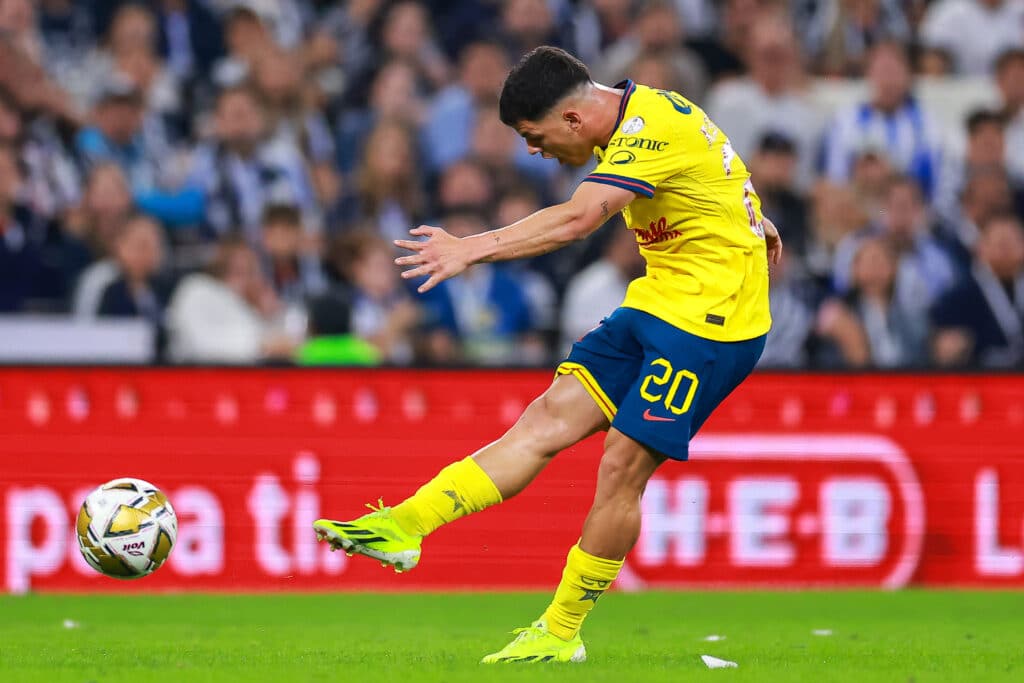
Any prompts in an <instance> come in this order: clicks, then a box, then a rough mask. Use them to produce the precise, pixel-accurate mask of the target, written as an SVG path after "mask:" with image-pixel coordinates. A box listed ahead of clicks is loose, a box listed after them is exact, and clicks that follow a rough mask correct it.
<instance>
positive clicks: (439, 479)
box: [391, 457, 501, 536]
mask: <svg viewBox="0 0 1024 683" xmlns="http://www.w3.org/2000/svg"><path fill="white" fill-rule="evenodd" d="M500 502H501V492H500V491H498V487H497V486H495V485H494V482H493V481H491V478H490V477H489V476H487V473H486V472H484V471H483V469H481V467H480V465H478V464H476V460H473V458H472V457H468V458H465V459H463V460H460V461H458V462H454V463H452V464H451V465H448V467H445V468H444V469H443V470H441V471H440V472H438V473H437V476H436V477H434V478H433V479H431V480H430V481H428V482H427V483H426V484H424V485H423V486H421V487H420V488H419V490H418V491H417V492H416V493H414V494H413V495H412V496H411V497H409V498H406V499H405V500H404V501H402V502H401V503H399V504H398V505H396V506H395V507H394V508H392V509H391V515H392V517H394V519H395V521H396V522H398V525H399V526H400V527H402V528H403V529H405V531H406V532H408V533H410V534H419V535H420V536H426V535H427V534H429V533H431V532H432V531H434V530H435V529H437V528H438V527H440V526H441V525H443V524H448V523H449V522H454V521H455V520H457V519H458V518H460V517H465V516H466V515H469V514H472V513H474V512H480V511H481V510H483V509H484V508H487V507H490V506H491V505H496V504H498V503H500Z"/></svg>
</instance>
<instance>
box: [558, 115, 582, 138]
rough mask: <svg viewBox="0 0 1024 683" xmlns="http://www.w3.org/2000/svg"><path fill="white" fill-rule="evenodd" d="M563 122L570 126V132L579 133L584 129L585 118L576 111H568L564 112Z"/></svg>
mask: <svg viewBox="0 0 1024 683" xmlns="http://www.w3.org/2000/svg"><path fill="white" fill-rule="evenodd" d="M562 120H563V121H565V123H566V124H567V125H568V126H569V130H571V131H573V132H574V133H576V132H579V130H580V128H582V127H583V118H582V117H581V116H580V113H579V112H578V111H576V110H575V109H566V110H565V111H564V112H562Z"/></svg>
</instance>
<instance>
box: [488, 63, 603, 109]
mask: <svg viewBox="0 0 1024 683" xmlns="http://www.w3.org/2000/svg"><path fill="white" fill-rule="evenodd" d="M591 82H592V81H591V78H590V71H589V70H588V69H587V66H586V64H584V63H583V62H581V61H580V60H578V59H576V58H575V57H573V56H572V55H571V54H569V53H568V52H566V51H565V50H562V49H560V48H557V47H551V46H550V45H542V46H540V47H538V48H534V49H533V50H530V51H529V52H527V53H526V55H524V56H523V58H522V59H521V60H519V63H518V64H516V65H515V66H514V67H512V70H511V71H509V72H508V77H507V78H506V79H505V85H504V86H502V88H501V98H500V100H499V101H498V111H499V114H500V116H501V122H502V123H504V124H505V125H506V126H514V125H515V124H517V123H519V122H520V121H539V120H540V119H542V118H544V115H545V114H547V113H548V112H549V111H551V108H552V107H554V106H555V104H557V103H558V101H559V100H561V99H562V98H563V97H565V96H566V95H568V94H569V93H570V92H572V91H573V90H575V89H576V88H578V87H579V86H581V85H583V84H585V83H591Z"/></svg>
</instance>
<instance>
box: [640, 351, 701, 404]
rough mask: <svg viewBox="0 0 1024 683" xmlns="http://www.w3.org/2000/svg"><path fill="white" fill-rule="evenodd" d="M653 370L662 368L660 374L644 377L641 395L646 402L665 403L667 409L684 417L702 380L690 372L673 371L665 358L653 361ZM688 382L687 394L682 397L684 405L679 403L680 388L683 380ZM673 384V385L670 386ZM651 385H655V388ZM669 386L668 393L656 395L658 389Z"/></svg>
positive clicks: (655, 373) (654, 373)
mask: <svg viewBox="0 0 1024 683" xmlns="http://www.w3.org/2000/svg"><path fill="white" fill-rule="evenodd" d="M651 367H652V368H661V371H660V373H659V372H653V373H651V374H649V375H647V376H646V377H644V381H643V383H642V384H641V385H640V395H641V396H642V397H643V399H644V400H645V401H649V402H650V403H659V402H662V401H663V402H664V404H665V407H666V408H668V409H669V410H670V411H671V412H672V413H674V414H675V415H682V414H683V413H685V412H686V411H687V410H689V409H690V404H691V403H693V396H694V394H696V393H697V385H698V384H699V383H700V380H699V379H697V375H695V374H693V373H692V372H690V371H689V370H676V371H673V369H672V363H670V362H669V361H668V360H666V359H664V358H658V359H656V360H654V361H651ZM684 379H685V380H687V382H688V384H687V386H686V394H685V395H684V396H683V397H682V403H681V404H680V403H679V402H678V398H679V394H680V387H681V385H682V384H683V380H684ZM669 382H671V384H669ZM651 385H654V386H653V387H652V386H651ZM666 385H668V391H666V392H665V393H655V392H656V391H657V388H658V387H664V386H666Z"/></svg>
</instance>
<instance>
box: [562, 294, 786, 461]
mask: <svg viewBox="0 0 1024 683" xmlns="http://www.w3.org/2000/svg"><path fill="white" fill-rule="evenodd" d="M766 336H767V335H762V336H760V337H757V338H755V339H749V340H747V341H740V342H719V341H712V340H710V339H705V338H703V337H698V336H696V335H693V334H690V333H689V332H684V331H683V330H681V329H679V328H678V327H675V326H673V325H670V324H669V323H667V322H665V321H664V320H661V319H660V318H656V317H654V316H653V315H651V314H649V313H644V312H643V311H639V310H637V309H633V308H618V309H616V310H615V311H614V312H613V313H612V314H611V315H610V316H608V317H607V318H605V319H604V320H602V321H601V324H600V325H598V326H597V327H596V328H594V329H593V330H591V331H590V332H588V333H587V334H586V335H585V336H584V337H583V338H582V339H580V340H579V341H578V342H576V343H575V344H573V347H572V351H570V352H569V357H568V358H566V359H565V361H563V362H562V363H561V365H559V366H558V374H560V375H570V374H571V375H574V376H576V378H577V379H579V380H580V382H581V383H582V384H583V387H584V388H585V389H586V390H587V392H588V393H589V394H590V395H591V396H592V397H593V398H594V401H596V402H597V405H598V406H599V407H600V408H601V410H602V411H603V412H604V414H605V415H606V416H607V417H608V420H609V421H610V422H611V424H612V426H613V427H615V428H616V429H618V430H619V431H620V432H622V433H623V434H625V435H626V436H628V437H630V438H632V439H633V440H635V441H638V442H640V443H642V444H644V445H645V446H647V447H649V448H652V449H654V450H655V451H658V452H659V453H661V454H662V455H665V456H666V457H669V458H672V459H673V460H686V458H687V455H688V453H689V445H690V439H691V438H692V437H693V435H694V434H696V433H697V430H698V429H700V426H701V425H702V424H704V421H705V420H707V419H708V416H709V415H711V411H713V410H714V409H715V408H716V407H718V404H720V403H721V402H722V401H723V400H725V397H726V396H728V395H729V393H730V392H731V391H732V390H733V389H735V388H736V387H737V385H739V383H740V382H742V381H743V380H744V379H745V378H746V376H747V375H749V374H750V371H751V370H753V369H754V366H755V365H756V364H757V360H758V358H760V357H761V352H762V351H763V350H764V342H765V337H766Z"/></svg>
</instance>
